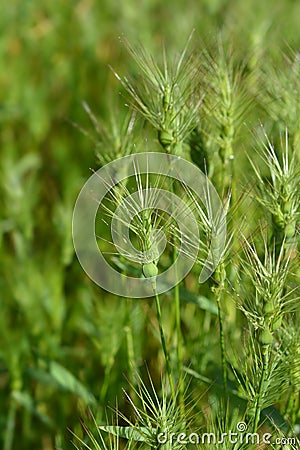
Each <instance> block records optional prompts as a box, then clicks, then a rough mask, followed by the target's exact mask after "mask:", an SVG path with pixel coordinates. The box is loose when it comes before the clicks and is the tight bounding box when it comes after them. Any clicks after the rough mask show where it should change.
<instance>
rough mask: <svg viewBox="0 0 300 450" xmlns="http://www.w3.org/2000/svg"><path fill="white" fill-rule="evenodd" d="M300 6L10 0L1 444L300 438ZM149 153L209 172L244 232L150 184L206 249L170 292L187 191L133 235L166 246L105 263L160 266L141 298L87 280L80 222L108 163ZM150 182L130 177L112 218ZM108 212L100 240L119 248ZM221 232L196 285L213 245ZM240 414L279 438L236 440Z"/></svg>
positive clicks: (160, 183) (147, 274) (4, 72)
mask: <svg viewBox="0 0 300 450" xmlns="http://www.w3.org/2000/svg"><path fill="white" fill-rule="evenodd" d="M299 17H300V3H299V2H297V1H293V0H286V1H285V2H277V3H276V2H272V1H270V0H267V1H265V2H263V1H258V0H249V1H247V2H242V1H238V0H229V1H227V2H225V1H223V0H199V1H198V2H197V1H195V0H193V1H192V0H187V1H181V0H175V1H171V0H166V1H164V2H159V1H157V0H145V1H140V2H134V1H133V0H126V1H125V2H117V1H115V0H113V1H108V0H101V1H97V0H81V1H70V2H66V1H63V0H52V1H50V0H45V1H43V2H38V1H36V0H32V1H29V0H23V1H21V0H12V1H11V2H6V4H5V5H3V6H2V8H1V14H0V26H1V34H0V65H1V70H0V130H1V131H0V174H1V176H0V202H1V203H0V205H1V206H0V243H1V246H0V258H1V259H0V261H1V271H0V308H1V314H0V448H3V450H29V449H30V450H54V449H56V450H59V449H62V450H68V449H74V448H76V446H77V448H78V449H84V448H89V449H93V450H95V449H96V450H97V449H103V450H106V449H111V450H113V449H114V450H116V449H123V448H127V449H133V448H143V449H148V448H157V449H163V450H168V449H171V448H172V449H173V448H174V449H190V448H198V449H202V448H203V449H204V448H207V449H209V448H216V449H219V448H220V449H238V448H239V449H240V448H241V449H258V448H260V449H262V448H274V449H281V448H283V449H285V450H287V449H297V448H299V447H298V446H299V441H297V438H298V439H299V434H300V402H299V388H300V351H299V348H300V331H299V330H300V326H299V325H300V310H299V294H300V290H299V277H300V270H299V250H298V249H299V213H300V188H299V186H300V53H299V51H300V32H299ZM189 37H190V38H189ZM189 39H190V40H189ZM185 47H186V51H185V50H184V49H185ZM181 57H182V58H181ZM146 151H151V152H152V151H153V152H160V153H164V154H166V155H168V157H170V156H172V155H177V156H180V157H181V158H183V159H186V160H188V161H190V162H193V164H194V165H195V166H196V167H198V168H199V169H201V170H202V172H205V173H207V176H208V178H209V179H210V181H211V182H212V183H213V185H214V186H215V188H216V191H217V192H218V194H219V196H220V198H221V201H222V204H223V207H224V209H225V210H226V211H227V238H226V242H221V243H220V242H219V241H218V240H217V237H216V235H217V233H216V234H215V235H214V232H215V230H214V229H213V227H212V226H211V225H212V224H211V223H210V221H209V220H207V222H206V221H205V218H204V217H203V216H201V214H198V215H197V214H196V213H197V210H198V209H197V208H198V206H199V203H200V202H199V199H198V198H196V197H195V196H194V194H192V192H191V191H190V190H189V188H187V187H186V186H185V185H184V186H182V185H181V186H180V183H177V184H176V183H172V182H169V181H170V180H168V179H167V178H168V177H167V178H166V179H161V178H160V177H159V176H156V177H155V176H153V177H152V178H151V177H150V184H151V183H153V185H154V186H156V187H159V188H163V189H169V190H171V191H172V193H173V194H174V195H178V196H180V197H181V199H182V200H183V202H184V203H185V204H186V205H189V206H191V208H192V211H193V214H195V215H197V222H198V225H199V229H200V231H201V232H200V238H201V243H200V241H199V249H198V250H199V253H198V256H197V261H196V264H195V265H194V267H193V269H192V270H191V271H190V272H189V274H188V275H187V276H186V277H185V278H184V280H182V281H181V282H180V283H179V284H177V285H176V286H174V287H173V288H172V289H171V290H169V291H167V292H165V293H159V294H158V293H157V292H156V284H155V283H156V281H155V280H156V277H155V276H156V273H157V271H158V273H162V272H164V271H165V270H167V269H168V268H169V267H170V266H171V265H172V264H173V263H174V261H175V259H176V257H177V255H178V253H177V252H178V251H179V250H178V247H180V243H182V242H184V240H185V236H184V235H183V236H182V235H180V233H179V231H178V228H177V227H176V225H174V223H173V221H172V220H171V219H170V216H172V212H174V204H173V203H172V205H173V206H172V205H171V206H170V208H171V210H170V211H169V213H168V214H164V213H163V212H161V211H158V212H156V213H157V216H156V218H155V220H154V219H153V217H154V211H152V210H151V211H150V213H149V211H148V213H147V211H144V212H143V213H140V212H139V211H137V212H136V216H135V220H136V222H134V221H133V224H132V225H131V226H130V227H129V228H130V233H129V236H130V238H132V242H133V243H134V245H135V246H137V247H138V246H139V245H140V248H139V250H140V251H147V250H149V248H150V247H151V245H152V244H151V242H152V241H151V239H152V235H151V232H152V231H153V229H154V228H155V226H156V225H157V224H160V223H162V224H163V229H164V230H165V231H166V235H167V238H168V245H167V246H166V248H165V251H164V253H163V255H161V256H160V257H159V258H154V257H153V258H152V259H150V260H147V261H142V260H140V261H132V260H130V258H127V259H126V258H125V257H122V256H121V257H120V256H119V255H114V256H111V255H109V254H107V255H106V256H105V258H106V260H107V261H108V262H109V263H110V264H111V265H112V266H113V267H115V269H116V270H117V271H118V272H119V273H120V276H121V275H124V276H125V275H127V276H135V277H138V278H151V277H154V278H151V280H152V287H153V295H152V296H151V297H149V298H141V299H139V298H130V297H126V286H125V287H124V295H123V296H118V295H115V294H113V293H110V292H107V291H106V290H105V289H102V288H101V287H99V286H97V285H96V284H95V283H94V282H93V281H92V280H91V279H90V278H89V277H88V276H87V274H86V273H85V272H84V270H83V269H82V267H81V265H80V264H79V262H78V259H77V256H76V254H75V250H74V246H73V240H72V216H73V209H74V206H75V201H76V198H77V196H78V194H79V192H80V190H81V188H82V187H83V185H84V183H85V182H86V181H87V180H88V178H89V177H90V176H91V175H92V171H91V169H92V170H98V169H99V168H100V167H102V166H104V165H105V164H106V163H107V162H109V161H114V160H116V159H118V158H120V157H122V156H125V155H126V154H131V153H145V152H146ZM183 177H184V176H183ZM138 181H139V180H138V177H134V176H133V177H131V179H129V181H128V183H127V184H126V183H125V182H124V183H123V184H122V183H121V184H120V185H119V186H118V189H116V190H115V191H114V193H113V195H112V196H111V198H110V199H108V198H107V203H106V207H107V210H109V209H111V208H115V207H116V206H117V205H118V202H119V201H120V202H121V201H123V200H124V198H125V197H126V195H129V194H130V193H131V192H132V190H134V187H135V186H136V184H138ZM140 182H141V183H142V184H143V183H144V185H143V187H144V188H145V179H144V178H143V177H141V179H140ZM147 187H148V188H149V185H146V188H147ZM111 200H112V201H111ZM172 208H173V209H172ZM106 212H107V211H106ZM198 212H199V210H198ZM156 213H155V214H156ZM99 216H100V213H99ZM103 217H104V216H101V217H99V220H98V221H97V233H98V235H100V236H101V237H102V238H103V239H102V240H101V239H99V240H98V245H99V248H101V249H102V250H104V251H106V252H108V253H109V252H115V253H118V252H116V248H113V246H112V245H111V243H109V242H106V241H104V239H106V240H107V241H110V240H111V238H110V235H109V233H108V227H107V226H106V225H105V222H103V221H101V218H103ZM205 217H207V216H205ZM106 220H107V221H108V223H109V224H110V220H111V217H110V213H109V212H108V218H106ZM217 231H218V230H217ZM212 236H215V238H214V239H212ZM222 244H225V246H226V248H225V251H224V252H222V254H220V258H219V260H218V262H217V263H216V265H215V271H214V273H213V275H212V276H211V277H210V278H209V279H208V280H207V281H205V283H202V284H199V283H198V277H199V274H200V272H201V268H202V266H203V259H205V258H206V257H207V254H208V252H209V245H214V246H215V247H214V248H215V249H216V250H215V251H216V252H218V246H219V245H221V246H222ZM87 251H88V250H87ZM153 271H154V272H153ZM120 283H121V281H120ZM155 293H156V294H157V295H155ZM116 411H117V412H116ZM241 423H243V424H245V425H246V427H247V431H249V432H252V433H257V435H258V434H259V435H260V436H263V435H264V434H265V433H270V434H271V435H272V444H270V443H269V444H268V443H264V442H263V441H262V440H261V441H260V444H258V443H257V442H250V443H248V442H247V443H246V441H241V442H239V443H234V442H232V441H230V440H228V438H225V441H224V442H223V441H222V439H221V436H222V433H229V431H236V430H237V429H238V427H240V426H241V425H239V424H241ZM99 427H101V428H99ZM239 431H240V432H241V431H242V430H239ZM243 431H245V430H243ZM159 433H168V435H169V434H170V433H174V436H178V434H179V433H185V434H186V435H188V433H194V434H198V435H203V433H213V434H214V436H216V437H217V440H216V441H215V442H213V443H207V442H201V441H199V442H196V441H195V440H194V441H192V440H189V439H187V440H185V442H179V441H178V440H176V442H175V441H174V440H173V442H172V443H171V442H170V441H169V440H168V439H167V440H166V442H160V441H159V440H158V435H159ZM194 438H195V436H194ZM275 438H277V439H278V441H277V442H275ZM174 439H175V438H174ZM280 439H281V443H279V440H280ZM284 439H286V440H285V441H284ZM183 440H184V439H183Z"/></svg>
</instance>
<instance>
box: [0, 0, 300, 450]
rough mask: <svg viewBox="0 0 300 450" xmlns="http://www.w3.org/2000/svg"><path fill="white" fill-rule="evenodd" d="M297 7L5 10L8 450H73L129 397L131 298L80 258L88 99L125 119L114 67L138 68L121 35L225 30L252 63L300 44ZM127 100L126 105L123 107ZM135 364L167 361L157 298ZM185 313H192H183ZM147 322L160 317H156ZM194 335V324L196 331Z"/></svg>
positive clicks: (102, 2) (1, 324)
mask: <svg viewBox="0 0 300 450" xmlns="http://www.w3.org/2000/svg"><path fill="white" fill-rule="evenodd" d="M299 18H300V3H299V2H298V1H296V0H294V1H293V0H285V1H282V2H274V1H271V0H268V1H267V0H266V1H260V0H248V1H238V0H228V1H225V0H198V1H197V0H184V1H183V0H165V1H160V0H139V1H134V0H125V1H116V0H98V1H97V0H81V1H74V0H70V1H66V0H44V1H37V0H10V1H7V2H4V3H3V5H2V6H1V14H0V30H1V34H0V67H1V69H0V245H1V247H0V261H1V266H0V267H1V272H0V447H1V448H3V449H4V450H13V449H18V450H27V449H28V450H29V449H31V450H32V449H41V450H52V449H54V448H63V449H69V448H74V447H73V445H72V443H71V440H72V434H71V433H70V431H69V430H73V431H74V432H75V433H78V434H80V433H81V423H80V421H81V419H84V418H85V417H86V410H87V408H88V407H91V408H92V410H93V411H94V412H95V411H96V415H97V416H98V418H99V420H101V417H102V418H104V407H105V406H106V405H114V404H115V399H116V397H117V398H118V399H119V402H122V398H123V396H122V390H121V389H122V386H123V385H124V383H125V378H124V375H125V376H126V373H127V371H128V364H127V357H126V356H125V355H126V354H127V352H128V346H129V347H130V345H129V344H130V342H129V343H128V335H127V326H126V324H127V323H128V317H127V316H128V304H127V303H126V302H125V301H120V299H117V298H114V297H112V296H110V295H109V294H106V293H105V292H103V291H101V289H100V288H98V287H97V286H95V285H93V283H92V282H91V281H90V280H89V279H88V278H87V277H86V275H85V273H84V272H83V271H82V269H81V267H80V266H79V264H78V262H77V260H76V257H75V255H74V250H73V245H72V236H71V220H72V211H73V207H74V202H75V200H76V196H77V194H78V192H79V190H80V188H81V186H82V185H83V183H84V181H85V180H86V179H87V178H88V177H89V176H90V171H89V168H90V167H92V168H95V169H96V168H97V167H98V165H97V164H98V162H97V158H96V156H95V145H94V143H93V142H92V141H91V140H90V139H89V138H88V137H87V136H86V135H85V134H84V133H82V132H81V131H80V129H79V128H82V129H84V130H88V129H91V130H92V127H91V123H90V118H89V116H88V114H87V113H86V111H85V109H84V108H83V106H82V102H86V103H87V104H88V105H89V106H90V108H91V109H92V110H93V111H94V113H95V115H96V116H97V117H99V118H100V120H103V121H105V120H106V118H107V117H108V114H109V108H110V105H111V104H113V105H115V107H117V109H118V111H119V114H120V116H121V117H122V115H125V114H126V107H125V106H124V104H125V100H124V98H123V96H122V95H120V91H122V89H121V86H120V83H119V82H118V80H116V78H115V76H114V74H113V72H112V70H111V69H110V67H109V66H112V67H113V68H114V70H116V71H117V72H118V73H120V74H121V75H126V74H128V73H131V74H134V71H135V70H136V67H135V66H134V65H133V64H132V60H131V59H130V57H129V56H128V53H127V51H126V49H124V46H122V44H121V43H120V40H119V37H120V36H122V35H124V36H125V37H126V38H127V39H128V40H129V41H130V42H131V43H132V44H135V43H142V44H143V45H144V46H145V47H146V48H147V49H148V50H149V51H150V52H152V53H153V55H154V56H155V55H156V54H159V55H161V48H162V42H164V43H165V46H166V48H167V49H168V52H169V53H170V54H172V52H178V51H181V50H182V48H183V46H184V45H185V43H186V40H187V38H188V36H189V35H190V33H191V31H192V30H193V29H195V36H196V38H197V39H198V42H199V44H198V45H199V46H201V45H206V44H209V43H210V42H213V41H215V40H216V37H217V36H218V35H220V34H221V35H222V39H223V41H224V42H225V43H228V45H229V46H233V47H234V48H235V51H237V52H238V53H239V54H240V55H245V54H248V55H251V61H252V65H255V64H259V63H261V62H262V61H263V60H264V58H265V57H266V55H268V58H269V57H271V58H272V59H273V61H275V63H276V64H278V67H280V66H283V65H284V60H283V58H282V53H281V51H282V49H286V48H288V47H291V48H292V49H293V50H294V51H297V49H299V45H300V32H299ZM116 105H117V106H116ZM91 132H92V131H91ZM130 314H131V317H133V318H134V320H133V322H132V323H133V330H134V342H133V346H134V352H135V355H137V364H138V365H140V366H142V365H143V361H144V360H147V362H148V364H149V366H150V368H151V364H153V370H154V371H155V367H156V365H157V364H156V349H157V345H158V344H157V341H156V340H155V339H149V336H151V333H152V331H153V330H152V328H151V327H152V325H151V302H149V301H147V300H146V301H143V303H142V304H141V303H139V302H137V303H136V304H131V305H130ZM186 314H188V312H186ZM149 317H150V320H149ZM195 327H196V325H195Z"/></svg>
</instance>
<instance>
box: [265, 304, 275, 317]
mask: <svg viewBox="0 0 300 450" xmlns="http://www.w3.org/2000/svg"><path fill="white" fill-rule="evenodd" d="M273 312H274V307H273V304H272V302H266V303H265V304H264V314H265V315H266V316H270V315H271V314H272V313H273Z"/></svg>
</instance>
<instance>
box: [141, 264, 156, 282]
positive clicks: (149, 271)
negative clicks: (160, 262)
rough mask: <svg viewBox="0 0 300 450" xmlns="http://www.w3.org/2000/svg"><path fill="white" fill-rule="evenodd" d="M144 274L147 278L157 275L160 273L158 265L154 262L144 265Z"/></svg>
mask: <svg viewBox="0 0 300 450" xmlns="http://www.w3.org/2000/svg"><path fill="white" fill-rule="evenodd" d="M143 274H144V276H145V277H146V278H151V277H156V276H157V274H158V268H157V265H156V264H154V262H151V263H147V264H144V265H143Z"/></svg>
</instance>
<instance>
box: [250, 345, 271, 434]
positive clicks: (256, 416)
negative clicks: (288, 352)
mask: <svg viewBox="0 0 300 450" xmlns="http://www.w3.org/2000/svg"><path fill="white" fill-rule="evenodd" d="M269 355H270V346H269V345H268V346H264V347H263V348H262V357H263V366H262V372H261V377H260V382H259V387H258V392H257V398H256V402H255V414H254V423H253V433H256V431H257V428H258V423H259V419H260V413H261V407H262V400H263V397H264V395H265V391H266V379H267V374H268V366H269Z"/></svg>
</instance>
